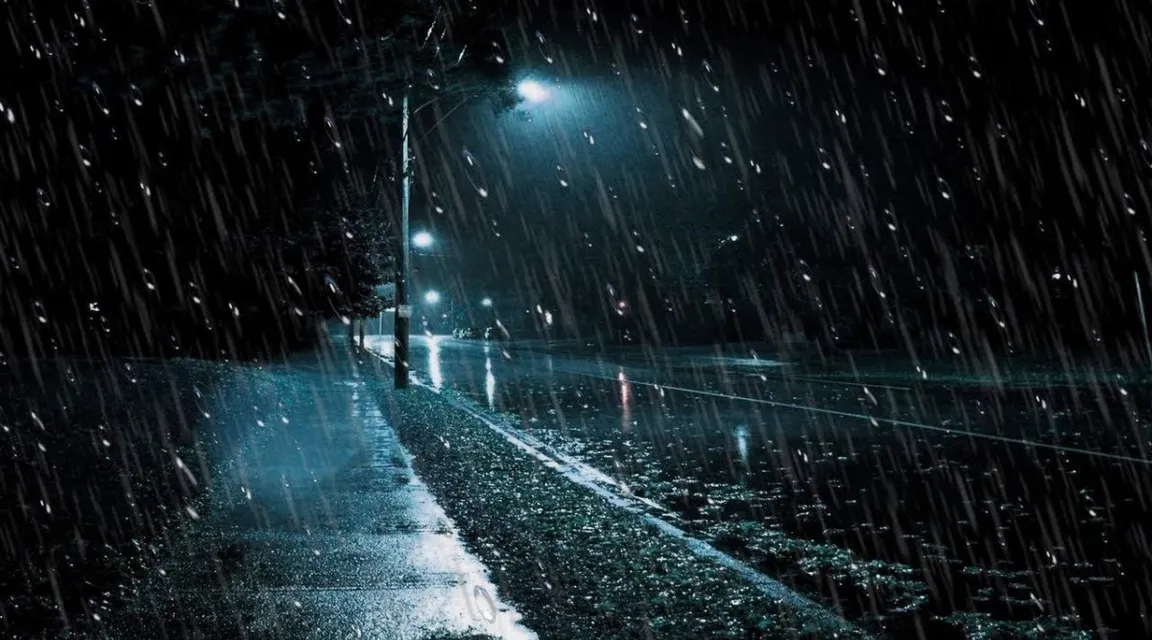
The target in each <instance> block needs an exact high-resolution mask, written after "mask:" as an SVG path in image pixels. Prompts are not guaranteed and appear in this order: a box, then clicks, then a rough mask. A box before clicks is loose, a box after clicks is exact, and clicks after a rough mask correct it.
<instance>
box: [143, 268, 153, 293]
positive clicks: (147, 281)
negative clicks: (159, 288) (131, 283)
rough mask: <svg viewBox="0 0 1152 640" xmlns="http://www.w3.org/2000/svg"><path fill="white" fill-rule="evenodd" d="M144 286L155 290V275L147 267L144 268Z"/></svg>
mask: <svg viewBox="0 0 1152 640" xmlns="http://www.w3.org/2000/svg"><path fill="white" fill-rule="evenodd" d="M144 286H146V287H148V290H149V291H155V290H156V276H155V275H153V274H152V272H151V271H149V270H148V269H144Z"/></svg>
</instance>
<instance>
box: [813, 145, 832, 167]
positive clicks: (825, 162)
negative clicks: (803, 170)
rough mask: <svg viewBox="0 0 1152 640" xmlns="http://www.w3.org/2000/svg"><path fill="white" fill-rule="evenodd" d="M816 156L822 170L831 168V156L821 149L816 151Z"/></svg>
mask: <svg viewBox="0 0 1152 640" xmlns="http://www.w3.org/2000/svg"><path fill="white" fill-rule="evenodd" d="M816 155H817V156H819V158H820V166H821V167H823V168H824V169H831V168H832V156H831V155H830V154H829V153H828V151H827V150H825V149H824V148H823V147H820V148H818V149H816Z"/></svg>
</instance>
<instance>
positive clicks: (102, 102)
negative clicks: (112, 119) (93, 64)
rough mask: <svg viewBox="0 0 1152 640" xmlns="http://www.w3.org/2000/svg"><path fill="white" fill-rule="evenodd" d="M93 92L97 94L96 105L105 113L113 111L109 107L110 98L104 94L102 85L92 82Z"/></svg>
mask: <svg viewBox="0 0 1152 640" xmlns="http://www.w3.org/2000/svg"><path fill="white" fill-rule="evenodd" d="M92 92H93V93H94V94H95V95H96V106H97V107H99V108H100V110H101V111H103V112H104V115H108V114H109V113H111V110H110V109H109V108H108V98H107V96H105V95H104V90H103V89H101V88H100V85H98V84H96V83H92Z"/></svg>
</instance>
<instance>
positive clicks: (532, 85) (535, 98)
mask: <svg viewBox="0 0 1152 640" xmlns="http://www.w3.org/2000/svg"><path fill="white" fill-rule="evenodd" d="M516 92H517V93H519V94H520V97H521V98H524V99H525V100H527V101H528V102H544V101H545V100H547V99H548V89H547V88H546V87H545V86H544V85H542V84H540V83H539V82H536V81H535V80H524V81H523V82H521V83H520V84H518V85H516Z"/></svg>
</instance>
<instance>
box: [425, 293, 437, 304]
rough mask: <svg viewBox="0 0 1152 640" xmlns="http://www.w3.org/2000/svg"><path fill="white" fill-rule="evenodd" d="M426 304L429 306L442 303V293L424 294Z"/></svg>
mask: <svg viewBox="0 0 1152 640" xmlns="http://www.w3.org/2000/svg"><path fill="white" fill-rule="evenodd" d="M424 302H426V303H428V304H436V303H437V302H440V293H439V292H438V291H429V292H428V293H425V294H424Z"/></svg>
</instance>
